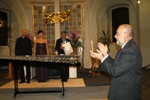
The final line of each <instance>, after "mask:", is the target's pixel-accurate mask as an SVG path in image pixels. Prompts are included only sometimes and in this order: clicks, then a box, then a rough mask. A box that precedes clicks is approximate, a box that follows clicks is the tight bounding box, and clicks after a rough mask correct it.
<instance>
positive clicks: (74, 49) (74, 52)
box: [73, 47, 78, 55]
mask: <svg viewBox="0 0 150 100" xmlns="http://www.w3.org/2000/svg"><path fill="white" fill-rule="evenodd" d="M77 49H78V48H77V47H75V48H73V54H74V55H77Z"/></svg>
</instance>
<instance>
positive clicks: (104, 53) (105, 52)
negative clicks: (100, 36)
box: [98, 43, 108, 56]
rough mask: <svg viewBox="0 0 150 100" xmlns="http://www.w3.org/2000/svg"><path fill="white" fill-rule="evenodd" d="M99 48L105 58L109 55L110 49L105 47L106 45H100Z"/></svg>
mask: <svg viewBox="0 0 150 100" xmlns="http://www.w3.org/2000/svg"><path fill="white" fill-rule="evenodd" d="M98 48H99V50H100V51H101V53H102V54H103V56H106V55H108V53H107V52H108V47H107V45H104V44H102V43H98Z"/></svg>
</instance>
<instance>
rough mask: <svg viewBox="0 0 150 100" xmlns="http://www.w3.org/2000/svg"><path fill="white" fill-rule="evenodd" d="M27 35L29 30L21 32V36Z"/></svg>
mask: <svg viewBox="0 0 150 100" xmlns="http://www.w3.org/2000/svg"><path fill="white" fill-rule="evenodd" d="M26 35H27V30H26V29H22V30H21V36H22V37H25V36H26Z"/></svg>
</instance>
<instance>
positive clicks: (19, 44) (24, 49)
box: [15, 29, 32, 83]
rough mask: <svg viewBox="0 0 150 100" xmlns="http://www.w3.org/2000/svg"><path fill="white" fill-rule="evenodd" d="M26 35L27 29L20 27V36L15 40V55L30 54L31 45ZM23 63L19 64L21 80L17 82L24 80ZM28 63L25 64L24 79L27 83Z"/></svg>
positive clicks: (28, 74) (28, 77)
mask: <svg viewBox="0 0 150 100" xmlns="http://www.w3.org/2000/svg"><path fill="white" fill-rule="evenodd" d="M26 36H27V30H26V29H22V30H21V37H19V38H18V39H17V40H16V46H15V55H16V56H24V55H32V45H31V41H30V39H29V38H28V37H26ZM23 66H24V65H22V66H19V70H20V79H21V81H20V82H19V83H24V82H25V75H24V68H23ZM30 76H31V73H30V65H26V79H27V83H30Z"/></svg>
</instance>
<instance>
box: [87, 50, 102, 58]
mask: <svg viewBox="0 0 150 100" xmlns="http://www.w3.org/2000/svg"><path fill="white" fill-rule="evenodd" d="M90 55H91V56H92V57H93V58H96V59H98V60H102V59H103V58H104V57H103V54H102V53H101V51H100V50H98V49H97V52H93V51H90Z"/></svg>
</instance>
